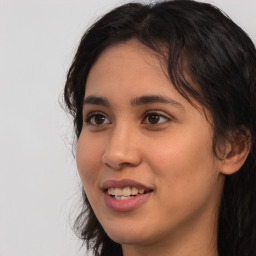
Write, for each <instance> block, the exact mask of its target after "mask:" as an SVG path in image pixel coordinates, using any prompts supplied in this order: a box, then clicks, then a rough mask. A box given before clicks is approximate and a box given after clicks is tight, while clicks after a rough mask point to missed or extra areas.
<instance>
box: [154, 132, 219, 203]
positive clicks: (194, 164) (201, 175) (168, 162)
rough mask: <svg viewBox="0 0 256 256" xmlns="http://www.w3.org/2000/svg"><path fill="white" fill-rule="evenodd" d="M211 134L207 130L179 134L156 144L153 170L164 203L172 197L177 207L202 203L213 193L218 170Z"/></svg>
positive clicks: (174, 134)
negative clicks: (181, 204)
mask: <svg viewBox="0 0 256 256" xmlns="http://www.w3.org/2000/svg"><path fill="white" fill-rule="evenodd" d="M180 132H181V133H180ZM181 134H182V136H181ZM210 135H211V134H209V132H208V131H207V130H202V131H198V130H197V133H194V132H193V131H190V132H185V131H177V133H173V134H172V135H171V136H169V137H168V138H166V139H165V140H164V139H163V140H161V141H159V142H158V143H157V144H156V145H155V147H154V149H153V150H154V153H153V152H151V156H153V157H152V158H151V167H152V170H153V171H154V173H155V176H156V179H157V182H158V183H159V186H158V187H159V190H160V191H161V193H162V194H164V195H165V196H164V197H165V199H164V200H168V197H170V195H172V198H174V200H175V201H176V202H177V204H179V202H188V201H187V200H196V199H198V200H199V201H200V198H201V199H202V197H207V196H208V195H210V194H211V192H212V191H213V190H214V187H215V186H216V182H217V177H218V176H217V174H218V172H217V169H218V168H217V161H216V160H215V158H214V156H213V154H212V147H211V136H210ZM207 194H208V195H207ZM175 198H176V199H175ZM190 202H191V201H190Z"/></svg>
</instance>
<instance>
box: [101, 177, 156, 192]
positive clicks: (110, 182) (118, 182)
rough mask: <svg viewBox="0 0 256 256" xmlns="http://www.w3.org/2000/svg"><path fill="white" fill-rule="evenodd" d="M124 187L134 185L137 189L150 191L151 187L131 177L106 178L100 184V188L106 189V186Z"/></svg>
mask: <svg viewBox="0 0 256 256" xmlns="http://www.w3.org/2000/svg"><path fill="white" fill-rule="evenodd" d="M125 187H135V188H138V189H144V190H145V191H152V190H153V189H152V188H151V187H148V186H146V185H144V184H142V183H140V182H137V181H135V180H131V179H122V180H114V179H111V180H107V181H105V182H103V184H102V185H101V189H102V190H104V191H105V190H107V189H108V188H125Z"/></svg>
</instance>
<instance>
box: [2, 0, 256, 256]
mask: <svg viewBox="0 0 256 256" xmlns="http://www.w3.org/2000/svg"><path fill="white" fill-rule="evenodd" d="M125 2H127V1H114V0H105V1H104V0H101V1H99V0H94V1H89V0H83V1H82V0H44V1H42V0H0V256H78V255H86V253H85V250H84V249H80V246H81V243H80V242H79V240H78V239H77V238H76V236H75V235H74V234H73V232H72V230H71V225H72V221H73V220H74V216H75V214H76V212H77V209H78V207H79V201H80V190H81V185H80V182H79V177H78V175H77V172H76V166H75V160H74V158H73V156H72V146H71V143H72V136H73V131H72V120H71V118H69V117H68V116H67V115H66V114H65V112H64V111H63V110H62V109H61V107H60V105H59V99H61V95H62V91H63V86H64V83H65V75H66V72H67V69H68V67H69V65H70V64H71V61H72V58H73V56H74V53H75V51H76V48H77V45H78V42H79V40H80V38H81V36H82V34H83V33H84V31H85V29H86V28H87V27H88V26H89V25H90V24H92V23H93V21H95V20H96V18H97V17H99V16H100V15H102V14H103V13H105V12H106V11H107V10H110V9H111V8H113V7H114V6H118V5H120V3H125ZM144 2H145V1H144ZM210 2H211V3H213V4H215V5H217V6H219V7H220V8H221V9H223V10H224V11H225V12H226V13H227V14H228V15H229V16H230V17H231V18H232V19H233V20H234V21H235V22H236V23H238V24H239V25H240V26H241V27H242V28H243V29H244V30H245V31H246V32H247V33H248V34H249V35H250V36H251V38H252V39H253V41H254V42H256V16H255V13H256V0H243V1H241V0H236V1H235V0H214V1H210Z"/></svg>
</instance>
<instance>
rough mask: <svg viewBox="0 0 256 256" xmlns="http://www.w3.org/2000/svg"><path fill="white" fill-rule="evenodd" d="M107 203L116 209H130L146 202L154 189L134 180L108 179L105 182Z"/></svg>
mask: <svg viewBox="0 0 256 256" xmlns="http://www.w3.org/2000/svg"><path fill="white" fill-rule="evenodd" d="M102 190H103V192H104V194H105V201H106V205H107V206H108V207H109V208H110V209H112V210H114V211H122V212H124V211H130V210H133V209H135V208H137V207H138V206H140V205H141V204H142V203H144V202H146V201H147V199H148V198H149V196H150V195H151V194H152V192H153V189H152V188H150V187H148V186H145V185H144V184H141V183H139V182H137V181H134V180H129V179H125V180H108V181H106V182H104V183H103V185H102Z"/></svg>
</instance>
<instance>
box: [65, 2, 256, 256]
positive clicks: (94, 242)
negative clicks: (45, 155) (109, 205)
mask: <svg viewBox="0 0 256 256" xmlns="http://www.w3.org/2000/svg"><path fill="white" fill-rule="evenodd" d="M132 39H136V40H138V41H139V42H140V43H141V44H143V45H145V46H147V47H149V48H151V49H153V50H154V51H155V52H157V53H158V54H159V56H164V57H165V65H166V67H167V70H168V76H169V78H170V81H171V82H172V84H173V85H174V87H175V88H176V89H177V91H178V92H179V93H180V94H181V95H182V96H183V97H184V98H185V99H187V100H188V101H189V102H190V103H192V102H191V98H193V99H195V100H196V101H197V102H199V103H200V104H201V105H202V106H203V107H204V108H206V109H207V110H209V111H210V113H211V115H212V119H213V132H214V136H213V152H214V153H215V155H216V156H217V150H216V148H217V144H218V143H217V142H218V140H219V139H220V138H222V139H223V138H226V139H228V138H229V134H230V132H233V133H236V132H242V131H243V130H244V128H246V129H247V131H249V133H250V135H249V136H248V139H249V140H251V151H250V153H249V156H248V157H247V159H246V162H245V164H244V165H243V166H242V168H241V169H240V170H239V171H238V172H236V173H235V174H232V175H228V176H226V178H225V185H224V189H223V193H222V198H221V203H220V209H219V216H218V237H217V241H218V244H217V246H218V253H219V255H220V256H229V255H232V256H252V255H254V254H255V252H256V200H255V196H256V158H255V156H256V140H255V136H256V50H255V46H254V44H253V43H252V41H251V39H250V38H249V37H248V36H247V34H246V33H245V32H244V31H243V30H242V29H241V28H240V27H239V26H237V25H236V24H235V23H234V22H233V21H232V20H231V19H230V18H228V17H227V15H225V14H223V13H222V12H221V11H220V10H219V9H217V8H216V7H214V6H212V5H210V4H206V3H199V2H194V1H190V0H181V1H178V0H176V1H164V2H157V3H154V4H147V5H145V4H140V3H130V4H125V5H122V6H120V7H118V8H116V9H114V10H112V11H110V12H109V13H107V14H106V15H104V16H103V17H102V18H100V19H99V20H98V21H97V22H96V23H95V24H93V25H92V26H91V27H90V28H89V29H88V30H87V31H86V32H85V34H84V35H83V37H82V39H81V42H80V45H79V47H78V50H77V52H76V55H75V57H74V60H73V63H72V65H71V67H70V69H69V71H68V74H67V80H66V84H65V90H64V100H65V103H66V106H67V110H68V111H69V113H70V114H71V115H72V116H73V120H74V129H75V134H76V139H78V138H79V135H80V132H81V129H82V125H83V118H82V106H83V98H84V94H85V86H86V80H87V76H88V73H89V72H90V69H91V67H92V65H93V64H94V63H95V61H96V60H97V58H98V57H99V56H100V54H101V53H102V52H103V51H104V50H105V49H106V48H108V47H110V46H113V45H116V44H120V43H122V42H127V41H129V40H132ZM187 76H188V77H189V79H186V77H187ZM188 80H189V81H188ZM195 85H196V86H195ZM247 134H248V133H247ZM229 139H230V138H229ZM74 228H75V231H76V232H77V234H78V235H79V237H80V238H81V239H83V241H84V242H85V243H86V245H87V247H88V248H90V249H92V250H93V252H94V255H101V256H104V255H122V249H121V245H120V244H117V243H115V242H114V241H112V240H111V239H110V238H109V237H108V235H107V234H106V232H105V231H104V229H103V227H102V226H101V224H100V223H99V221H98V220H97V218H96V216H95V214H94V212H93V210H92V208H91V206H90V204H89V202H88V199H87V197H86V194H85V192H84V191H83V209H82V211H81V213H80V214H79V216H78V217H77V219H76V222H75V224H74Z"/></svg>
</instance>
